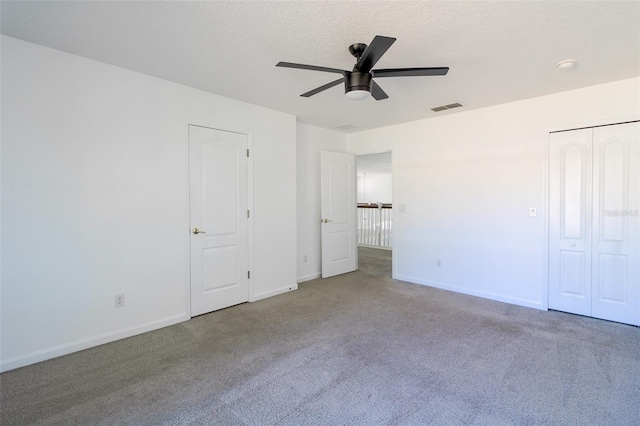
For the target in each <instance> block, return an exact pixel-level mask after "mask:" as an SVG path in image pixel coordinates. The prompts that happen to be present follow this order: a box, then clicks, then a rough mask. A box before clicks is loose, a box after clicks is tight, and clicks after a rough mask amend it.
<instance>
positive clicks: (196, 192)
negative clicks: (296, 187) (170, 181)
mask: <svg viewBox="0 0 640 426" xmlns="http://www.w3.org/2000/svg"><path fill="white" fill-rule="evenodd" d="M247 144H248V142H247V135H243V134H239V133H233V132H227V131H222V130H216V129H209V128H206V127H199V126H189V207H190V213H189V214H190V228H191V229H190V235H191V316H196V315H200V314H204V313H207V312H211V311H215V310H218V309H222V308H226V307H227V306H232V305H237V304H238V303H242V302H246V301H247V300H248V299H249V280H248V270H249V264H248V263H249V262H248V253H249V251H248V244H249V242H248V219H247V216H248V215H247V205H248V160H247Z"/></svg>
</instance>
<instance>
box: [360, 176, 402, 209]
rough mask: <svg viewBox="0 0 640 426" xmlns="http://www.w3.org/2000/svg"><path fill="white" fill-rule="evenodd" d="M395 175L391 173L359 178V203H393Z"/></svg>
mask: <svg viewBox="0 0 640 426" xmlns="http://www.w3.org/2000/svg"><path fill="white" fill-rule="evenodd" d="M392 182H393V175H392V174H391V173H375V172H373V173H366V174H360V173H358V176H357V194H358V203H377V202H381V203H391V202H392V200H393V196H392V194H393V191H392Z"/></svg>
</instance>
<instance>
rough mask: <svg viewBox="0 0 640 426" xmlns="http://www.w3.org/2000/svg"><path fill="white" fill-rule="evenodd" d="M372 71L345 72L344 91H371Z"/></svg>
mask: <svg viewBox="0 0 640 426" xmlns="http://www.w3.org/2000/svg"><path fill="white" fill-rule="evenodd" d="M371 80H372V76H371V73H368V72H357V71H353V72H346V73H345V74H344V93H349V92H351V91H353V90H366V91H367V92H369V93H371Z"/></svg>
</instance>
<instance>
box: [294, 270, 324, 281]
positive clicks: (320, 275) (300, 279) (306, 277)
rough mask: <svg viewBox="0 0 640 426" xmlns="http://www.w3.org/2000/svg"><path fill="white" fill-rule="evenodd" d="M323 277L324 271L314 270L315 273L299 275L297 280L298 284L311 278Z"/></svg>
mask: <svg viewBox="0 0 640 426" xmlns="http://www.w3.org/2000/svg"><path fill="white" fill-rule="evenodd" d="M320 277H322V273H320V272H314V273H313V274H307V275H303V276H301V277H298V278H297V279H296V282H297V283H298V284H300V283H303V282H305V281H311V280H315V279H316V278H320Z"/></svg>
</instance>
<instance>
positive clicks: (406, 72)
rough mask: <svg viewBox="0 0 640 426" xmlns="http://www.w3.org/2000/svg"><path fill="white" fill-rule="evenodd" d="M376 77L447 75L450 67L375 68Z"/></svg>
mask: <svg viewBox="0 0 640 426" xmlns="http://www.w3.org/2000/svg"><path fill="white" fill-rule="evenodd" d="M372 72H373V76H374V77H420V76H428V75H446V74H447V73H448V72H449V67H439V68H391V69H385V70H373V71H372Z"/></svg>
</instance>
